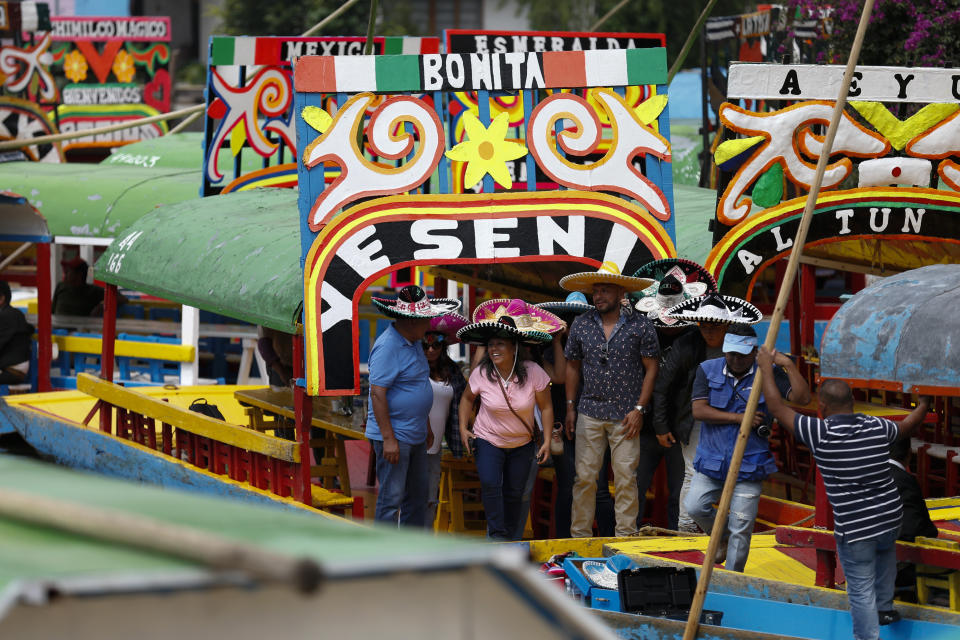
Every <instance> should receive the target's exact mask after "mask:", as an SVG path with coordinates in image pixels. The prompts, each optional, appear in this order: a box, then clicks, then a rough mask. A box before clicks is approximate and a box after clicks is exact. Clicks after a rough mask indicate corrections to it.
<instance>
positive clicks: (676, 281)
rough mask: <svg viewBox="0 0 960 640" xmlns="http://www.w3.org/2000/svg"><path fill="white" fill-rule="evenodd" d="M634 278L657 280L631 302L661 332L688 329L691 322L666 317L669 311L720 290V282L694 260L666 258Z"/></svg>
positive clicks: (653, 263)
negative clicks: (687, 301) (692, 299)
mask: <svg viewBox="0 0 960 640" xmlns="http://www.w3.org/2000/svg"><path fill="white" fill-rule="evenodd" d="M633 275H634V277H638V278H640V277H648V278H654V279H655V280H656V282H654V284H652V285H650V286H649V287H647V288H646V289H644V290H643V291H641V292H640V293H639V294H633V295H632V296H631V299H633V300H635V302H636V304H635V305H634V306H635V307H636V309H637V310H638V311H640V312H641V313H645V314H646V315H647V317H648V318H650V320H651V321H652V322H653V324H654V326H656V327H661V328H670V327H685V326H687V325H689V324H690V322H688V321H685V320H678V319H676V318H671V317H669V316H667V315H666V310H667V309H669V308H671V307H674V306H676V305H678V304H680V303H681V302H683V301H684V300H689V299H690V298H696V297H698V296H702V295H704V294H706V293H708V292H711V291H716V290H717V282H716V280H714V279H713V276H712V275H711V274H710V272H709V271H707V270H706V269H704V268H703V267H701V266H700V265H699V264H697V263H696V262H693V261H692V260H684V259H683V258H666V259H664V260H654V261H653V262H648V263H647V264H645V265H643V266H642V267H640V268H639V269H638V270H637V272H636V273H634V274H633Z"/></svg>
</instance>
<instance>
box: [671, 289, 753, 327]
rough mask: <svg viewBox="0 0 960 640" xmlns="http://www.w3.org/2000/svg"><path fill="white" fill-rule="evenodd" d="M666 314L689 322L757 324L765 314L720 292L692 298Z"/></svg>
mask: <svg viewBox="0 0 960 640" xmlns="http://www.w3.org/2000/svg"><path fill="white" fill-rule="evenodd" d="M665 315H666V316H668V317H671V318H676V319H678V320H685V321H687V322H722V323H724V324H756V323H758V322H760V320H762V319H763V314H762V313H760V310H759V309H757V308H756V307H755V306H753V305H752V304H750V303H749V302H747V301H746V300H741V299H740V298H735V297H734V296H724V295H720V294H719V293H708V294H706V295H703V296H700V297H699V298H690V299H689V300H686V301H684V302H681V303H680V304H678V305H676V306H675V307H670V308H669V309H667V310H666V312H665Z"/></svg>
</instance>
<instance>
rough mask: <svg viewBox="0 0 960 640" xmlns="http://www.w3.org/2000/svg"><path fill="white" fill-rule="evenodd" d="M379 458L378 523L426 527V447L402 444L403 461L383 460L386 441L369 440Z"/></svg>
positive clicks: (423, 445)
mask: <svg viewBox="0 0 960 640" xmlns="http://www.w3.org/2000/svg"><path fill="white" fill-rule="evenodd" d="M370 444H371V445H372V446H373V452H374V453H375V454H376V456H377V481H378V482H379V483H380V489H379V491H378V492H377V510H376V513H375V515H374V519H375V520H376V521H377V522H390V523H392V524H397V522H398V519H399V522H400V524H403V525H409V526H411V527H423V521H424V518H425V516H426V512H427V443H426V442H422V443H420V444H407V443H405V442H400V443H399V445H400V459H399V460H398V461H397V463H396V464H390V463H389V462H387V461H386V460H384V459H383V441H382V440H370Z"/></svg>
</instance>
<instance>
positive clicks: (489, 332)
mask: <svg viewBox="0 0 960 640" xmlns="http://www.w3.org/2000/svg"><path fill="white" fill-rule="evenodd" d="M457 337H458V338H460V340H462V341H463V342H466V343H468V344H480V345H485V344H487V341H488V340H490V338H507V339H508V340H518V341H520V342H523V343H524V344H541V343H544V342H550V341H551V340H553V338H552V337H551V336H550V334H549V333H546V332H544V331H537V330H535V329H530V330H527V331H524V330H522V329H520V328H519V327H517V323H516V322H515V321H514V319H513V318H512V317H510V316H507V315H503V316H500V318H498V319H497V320H483V321H482V322H474V323H473V324H468V325H467V326H465V327H464V328H463V329H460V331H457Z"/></svg>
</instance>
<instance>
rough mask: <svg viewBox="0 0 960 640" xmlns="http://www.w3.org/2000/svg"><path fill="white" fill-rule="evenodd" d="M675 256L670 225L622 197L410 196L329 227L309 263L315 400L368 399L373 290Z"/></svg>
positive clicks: (632, 266)
mask: <svg viewBox="0 0 960 640" xmlns="http://www.w3.org/2000/svg"><path fill="white" fill-rule="evenodd" d="M673 255H676V251H675V248H674V245H673V242H672V241H671V239H670V236H669V234H668V233H667V231H666V229H664V227H663V226H662V224H661V223H660V222H659V221H657V220H656V219H655V218H654V217H653V216H652V215H651V214H650V213H648V212H647V211H645V210H644V209H642V208H640V207H638V206H637V205H635V204H632V203H630V202H628V201H626V200H624V199H622V198H617V197H615V196H610V195H606V194H602V193H592V192H585V191H576V190H568V191H561V192H539V193H537V192H528V193H522V192H521V193H501V194H453V195H403V196H390V197H383V198H378V199H376V200H371V201H369V202H367V203H364V204H362V205H359V206H356V207H354V208H351V209H350V210H349V211H348V212H347V213H346V214H344V215H342V216H338V217H337V218H335V219H334V220H333V221H331V223H330V224H328V225H326V226H325V227H323V229H322V230H321V231H320V233H319V234H318V235H317V236H316V238H315V239H314V242H313V244H312V246H311V247H310V250H309V252H308V253H307V256H306V263H305V265H304V272H305V278H304V284H305V290H304V305H305V309H304V311H305V313H304V317H305V326H304V335H305V338H306V359H307V362H306V365H307V366H306V371H307V386H306V388H307V393H309V394H310V395H343V394H350V393H359V389H360V369H359V324H358V321H357V318H358V313H357V311H358V306H359V303H360V298H361V296H362V295H363V292H364V291H365V290H366V288H367V286H368V285H369V284H370V283H372V282H373V281H375V280H376V279H377V278H379V277H381V276H382V275H383V274H385V273H388V272H390V271H394V270H396V269H401V268H404V267H409V266H427V265H440V264H491V263H504V262H537V261H540V262H543V261H571V262H578V263H584V264H588V265H592V266H599V265H600V264H601V263H602V262H604V261H606V260H612V261H614V262H616V263H617V264H618V265H619V266H620V268H621V271H623V272H624V273H632V272H633V271H635V270H636V269H637V268H638V267H639V266H640V265H642V264H644V263H646V262H648V261H650V260H656V259H659V258H666V257H670V256H673Z"/></svg>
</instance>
